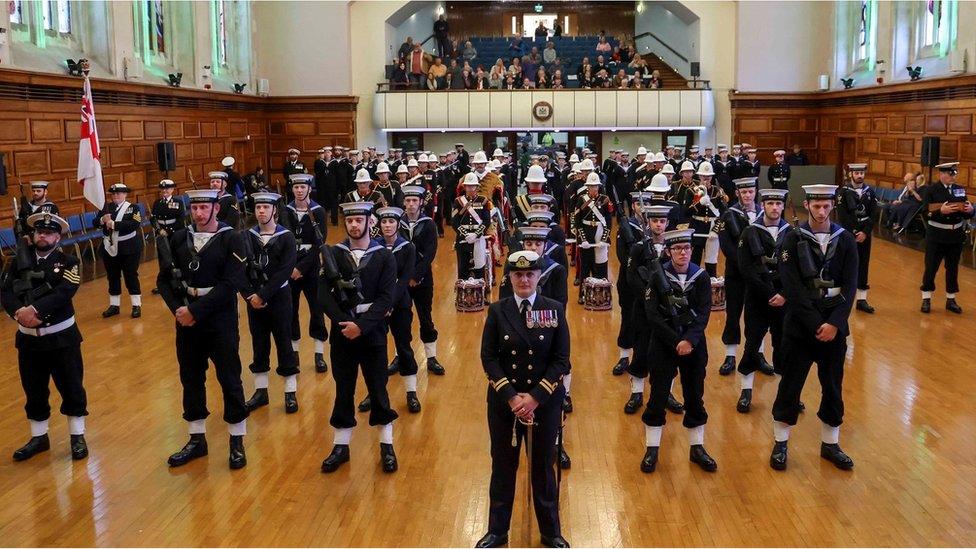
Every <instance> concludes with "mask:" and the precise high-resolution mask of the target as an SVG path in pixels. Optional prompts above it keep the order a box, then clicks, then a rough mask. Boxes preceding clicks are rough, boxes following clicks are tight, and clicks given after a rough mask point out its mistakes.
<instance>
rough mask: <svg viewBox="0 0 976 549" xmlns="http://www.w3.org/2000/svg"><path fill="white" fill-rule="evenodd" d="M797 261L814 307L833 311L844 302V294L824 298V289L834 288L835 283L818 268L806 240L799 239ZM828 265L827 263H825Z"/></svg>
mask: <svg viewBox="0 0 976 549" xmlns="http://www.w3.org/2000/svg"><path fill="white" fill-rule="evenodd" d="M796 256H797V257H796V261H797V266H798V267H799V269H800V276H801V277H802V278H803V280H804V281H805V282H806V284H807V289H808V290H809V292H810V297H811V299H812V300H813V302H814V306H815V307H817V309H819V310H820V311H824V310H827V309H831V308H833V307H835V306H837V305H839V304H841V303H843V302H844V294H837V295H835V296H831V297H825V296H824V289H826V288H833V287H834V281H833V280H830V279H827V278H824V277H823V274H824V273H823V269H820V268H818V267H817V263H816V261H815V260H814V259H813V250H812V249H811V248H810V242H809V240H807V239H806V238H800V239H798V241H797V243H796ZM825 264H826V262H825Z"/></svg>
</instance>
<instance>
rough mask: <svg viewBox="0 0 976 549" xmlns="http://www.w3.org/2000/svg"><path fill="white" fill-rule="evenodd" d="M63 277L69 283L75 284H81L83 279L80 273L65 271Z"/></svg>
mask: <svg viewBox="0 0 976 549" xmlns="http://www.w3.org/2000/svg"><path fill="white" fill-rule="evenodd" d="M61 276H62V277H63V278H64V279H65V280H67V281H68V282H74V283H75V284H77V283H79V282H81V277H80V276H79V275H78V273H72V272H71V271H65V272H64V273H63V274H62V275H61Z"/></svg>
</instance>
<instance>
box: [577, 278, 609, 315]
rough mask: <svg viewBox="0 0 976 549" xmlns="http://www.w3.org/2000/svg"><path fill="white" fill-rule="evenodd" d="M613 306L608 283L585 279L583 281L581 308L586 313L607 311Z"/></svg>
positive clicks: (602, 279)
mask: <svg viewBox="0 0 976 549" xmlns="http://www.w3.org/2000/svg"><path fill="white" fill-rule="evenodd" d="M612 306H613V292H612V291H611V286H610V281H609V280H607V279H605V278H593V277H587V278H586V280H584V281H583V308H584V309H586V310H587V311H609V310H610V308H611V307H612Z"/></svg>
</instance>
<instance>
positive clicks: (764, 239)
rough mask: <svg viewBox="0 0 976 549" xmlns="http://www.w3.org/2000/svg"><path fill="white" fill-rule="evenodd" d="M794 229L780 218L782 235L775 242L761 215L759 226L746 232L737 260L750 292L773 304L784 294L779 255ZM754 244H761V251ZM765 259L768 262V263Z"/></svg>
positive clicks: (758, 221)
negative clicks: (778, 296) (776, 296)
mask: <svg viewBox="0 0 976 549" xmlns="http://www.w3.org/2000/svg"><path fill="white" fill-rule="evenodd" d="M792 230H793V226H792V225H790V224H789V223H787V222H786V220H785V219H783V218H780V220H779V234H778V235H777V236H776V239H775V240H774V239H773V235H771V234H769V231H768V230H766V228H765V226H764V225H763V218H762V216H759V217H758V218H756V222H755V223H753V224H751V225H749V226H748V227H746V228H745V229H744V230H743V231H742V238H740V239H739V253H738V261H737V265H738V267H739V272H741V273H742V278H744V279H745V281H746V285H747V286H748V288H749V291H751V292H755V293H756V294H758V295H759V296H760V297H762V298H763V300H765V301H769V300H770V299H772V297H773V296H774V295H776V294H782V288H783V284H782V282H781V281H780V279H779V255H780V250H781V249H782V247H783V241H784V239H785V238H786V235H787V234H789V233H790V232H791V231H792ZM753 241H755V242H758V243H759V245H760V249H759V250H756V249H753V247H752V245H751V243H752V242H753ZM757 252H758V254H757ZM764 258H768V259H767V260H765V261H764Z"/></svg>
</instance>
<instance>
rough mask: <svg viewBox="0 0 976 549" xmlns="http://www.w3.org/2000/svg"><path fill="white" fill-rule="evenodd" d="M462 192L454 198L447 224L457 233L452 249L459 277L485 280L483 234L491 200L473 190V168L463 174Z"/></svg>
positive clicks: (489, 217) (476, 186) (488, 219)
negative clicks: (455, 255) (455, 256)
mask: <svg viewBox="0 0 976 549" xmlns="http://www.w3.org/2000/svg"><path fill="white" fill-rule="evenodd" d="M463 185H464V196H459V197H457V198H456V199H455V200H454V208H453V211H452V215H451V225H452V226H453V227H454V230H455V231H456V233H457V236H456V237H455V238H456V239H455V241H454V249H455V252H456V253H457V277H458V279H459V280H465V279H468V278H480V279H482V280H485V281H486V282H487V280H488V277H487V274H488V273H487V272H486V271H487V269H488V268H489V266H488V260H489V258H488V247H487V243H486V241H485V236H486V234H487V233H488V228H489V226H490V224H491V200H489V199H488V198H487V197H485V196H483V195H480V194H477V190H478V186H479V181H478V177H477V176H476V175H475V173H474V172H469V173H467V174H465V176H464V181H463Z"/></svg>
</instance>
